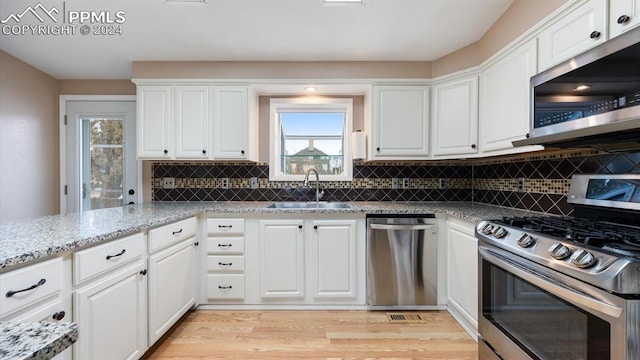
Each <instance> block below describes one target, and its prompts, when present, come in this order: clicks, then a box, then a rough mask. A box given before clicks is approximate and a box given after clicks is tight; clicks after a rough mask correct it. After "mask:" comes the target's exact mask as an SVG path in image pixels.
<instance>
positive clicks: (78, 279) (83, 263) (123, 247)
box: [73, 233, 145, 285]
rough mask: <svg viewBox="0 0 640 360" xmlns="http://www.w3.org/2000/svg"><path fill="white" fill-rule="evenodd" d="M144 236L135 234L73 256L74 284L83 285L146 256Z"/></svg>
mask: <svg viewBox="0 0 640 360" xmlns="http://www.w3.org/2000/svg"><path fill="white" fill-rule="evenodd" d="M144 240H145V239H144V235H143V234H141V233H140V234H135V235H131V236H127V237H125V238H122V239H120V240H115V241H111V242H108V243H106V244H102V245H98V246H94V247H92V248H89V249H86V250H81V251H78V252H76V253H74V254H73V283H74V284H76V285H77V284H79V283H82V282H84V281H86V280H88V279H90V278H92V277H94V276H97V275H100V274H103V273H106V272H108V271H111V270H113V269H115V268H117V267H119V266H122V265H124V264H127V263H129V262H131V261H133V260H135V259H139V258H141V257H142V256H143V255H144V247H145V243H144Z"/></svg>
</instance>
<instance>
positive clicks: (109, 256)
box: [107, 249, 127, 260]
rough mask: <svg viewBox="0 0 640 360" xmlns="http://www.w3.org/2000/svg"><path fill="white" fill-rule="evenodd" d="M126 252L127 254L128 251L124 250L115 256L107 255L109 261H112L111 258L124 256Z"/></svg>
mask: <svg viewBox="0 0 640 360" xmlns="http://www.w3.org/2000/svg"><path fill="white" fill-rule="evenodd" d="M126 252H127V250H125V249H122V251H120V252H119V253H117V254H115V255H107V260H111V258H114V257H118V256H122V255H124V253H126Z"/></svg>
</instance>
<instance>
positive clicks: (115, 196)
mask: <svg viewBox="0 0 640 360" xmlns="http://www.w3.org/2000/svg"><path fill="white" fill-rule="evenodd" d="M122 125H123V121H122V119H85V121H83V126H84V127H85V129H86V131H87V132H88V134H86V135H88V141H87V144H86V147H85V151H83V154H86V156H88V157H89V159H85V161H83V164H85V171H83V175H84V176H83V194H82V197H83V202H82V203H83V210H90V209H102V208H108V207H114V206H122V204H123V176H124V148H123V145H124V141H123V140H124V136H123V127H122Z"/></svg>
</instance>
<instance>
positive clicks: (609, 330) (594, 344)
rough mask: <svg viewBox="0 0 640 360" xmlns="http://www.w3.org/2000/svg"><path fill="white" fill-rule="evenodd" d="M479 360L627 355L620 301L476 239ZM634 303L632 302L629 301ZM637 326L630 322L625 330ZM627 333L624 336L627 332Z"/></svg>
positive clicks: (628, 337)
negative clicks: (477, 245)
mask: <svg viewBox="0 0 640 360" xmlns="http://www.w3.org/2000/svg"><path fill="white" fill-rule="evenodd" d="M479 245H480V246H479V263H478V266H479V283H480V286H479V309H478V310H479V320H478V327H479V332H480V339H479V342H480V348H481V349H484V351H481V352H480V359H481V360H483V359H493V358H494V357H491V356H488V355H482V354H483V353H488V352H487V348H488V349H489V350H492V351H493V352H494V354H493V355H496V356H498V357H499V358H502V359H509V360H511V359H544V360H551V359H558V360H560V359H562V360H570V359H576V360H577V359H582V360H596V359H597V360H607V359H614V360H618V359H632V358H634V356H636V355H637V354H630V352H633V353H636V350H634V348H635V347H637V344H635V345H629V344H628V342H630V343H636V342H637V340H634V339H633V337H634V336H637V335H638V333H637V331H636V332H635V334H633V332H634V331H629V330H628V329H627V324H626V323H627V321H626V316H627V314H626V312H627V310H626V306H627V302H626V301H625V299H622V298H620V297H617V296H615V295H612V294H609V293H607V292H604V291H601V290H599V289H597V288H594V287H592V286H590V285H587V284H584V283H582V282H580V281H578V280H575V279H573V278H570V277H567V276H564V275H562V274H560V273H558V272H556V271H553V270H550V269H547V268H545V267H543V266H540V265H537V264H535V263H533V262H530V261H528V260H526V259H523V258H520V257H518V256H515V255H513V254H510V253H508V252H505V251H504V250H501V249H499V248H496V247H494V246H492V245H489V244H486V243H484V242H482V241H480V243H479ZM634 307H637V303H636V304H635V305H634ZM634 327H635V328H637V324H635V325H634V324H631V325H630V328H634ZM628 332H629V334H628Z"/></svg>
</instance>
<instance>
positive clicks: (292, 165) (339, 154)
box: [279, 112, 345, 175]
mask: <svg viewBox="0 0 640 360" xmlns="http://www.w3.org/2000/svg"><path fill="white" fill-rule="evenodd" d="M279 115H280V126H281V131H280V134H281V139H280V141H281V149H282V159H281V161H282V163H281V168H282V172H283V174H286V175H298V174H305V173H306V172H307V171H308V170H309V169H311V168H315V169H316V170H317V171H318V173H319V174H321V175H322V174H325V175H337V174H341V173H342V172H343V170H344V164H343V162H344V148H343V147H344V141H343V136H344V126H345V113H344V112H280V114H279Z"/></svg>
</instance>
